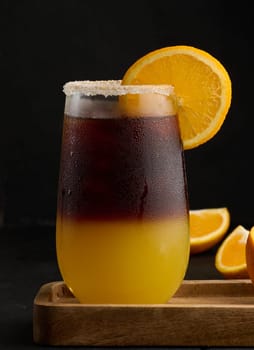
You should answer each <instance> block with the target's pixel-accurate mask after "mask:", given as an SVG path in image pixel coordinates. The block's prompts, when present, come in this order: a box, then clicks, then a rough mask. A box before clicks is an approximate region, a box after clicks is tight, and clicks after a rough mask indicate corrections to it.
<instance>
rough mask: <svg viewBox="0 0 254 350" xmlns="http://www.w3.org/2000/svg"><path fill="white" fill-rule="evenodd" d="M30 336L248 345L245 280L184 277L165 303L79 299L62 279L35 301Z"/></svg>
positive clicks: (253, 338) (251, 339)
mask: <svg viewBox="0 0 254 350" xmlns="http://www.w3.org/2000/svg"><path fill="white" fill-rule="evenodd" d="M33 306H34V308H33V331H34V341H35V343H38V344H44V345H87V346H253V345H254V286H253V285H252V283H251V282H250V280H228V281H224V280H196V281H187V280H186V281H184V282H183V283H182V285H181V287H180V288H179V290H178V292H177V293H176V294H175V296H174V297H173V298H171V300H170V301H169V302H168V303H167V304H162V305H161V304H153V305H97V304H96V305H94V304H93V305H87V304H79V303H78V302H77V300H76V299H75V298H74V297H73V295H72V294H71V292H70V291H69V290H68V288H67V287H66V285H65V284H64V283H63V282H52V283H48V284H45V285H43V286H42V287H41V288H40V290H39V291H38V294H37V296H36V297H35V300H34V305H33Z"/></svg>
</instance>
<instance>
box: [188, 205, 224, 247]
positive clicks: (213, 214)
mask: <svg viewBox="0 0 254 350" xmlns="http://www.w3.org/2000/svg"><path fill="white" fill-rule="evenodd" d="M229 224H230V214H229V211H228V209H227V208H212V209H200V210H190V253H191V254H196V253H201V252H204V251H205V250H208V249H210V248H212V247H213V246H214V245H215V244H216V243H218V242H219V241H220V240H221V239H222V238H223V236H224V235H225V234H226V232H227V230H228V228H229Z"/></svg>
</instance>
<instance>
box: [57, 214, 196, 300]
mask: <svg viewBox="0 0 254 350" xmlns="http://www.w3.org/2000/svg"><path fill="white" fill-rule="evenodd" d="M56 244H57V257H58V264H59V267H60V271H61V274H62V276H63V279H64V280H65V282H66V284H67V285H68V286H69V287H70V289H71V290H72V291H73V293H74V295H75V296H76V297H77V298H78V299H79V301H80V302H82V303H114V304H117V303H118V304H135V303H164V302H166V301H167V300H168V299H169V298H170V297H171V296H172V295H173V294H174V293H175V291H176V290H177V288H178V287H179V286H180V284H181V281H182V279H183V277H184V275H185V272H186V269H187V265H188V259H189V233H188V220H187V219H186V218H175V217H174V218H172V217H171V218H167V219H159V220H143V221H134V220H133V221H130V220H126V221H124V220H122V221H114V222H113V221H111V222H110V221H104V222H101V221H100V222H96V221H85V220H84V221H75V220H70V219H61V218H60V216H59V217H58V220H57V231H56Z"/></svg>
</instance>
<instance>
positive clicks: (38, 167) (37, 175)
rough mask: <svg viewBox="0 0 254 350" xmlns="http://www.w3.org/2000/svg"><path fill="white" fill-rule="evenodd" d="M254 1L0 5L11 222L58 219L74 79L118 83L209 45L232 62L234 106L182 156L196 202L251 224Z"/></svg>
mask: <svg viewBox="0 0 254 350" xmlns="http://www.w3.org/2000/svg"><path fill="white" fill-rule="evenodd" d="M251 17H252V11H251V10H250V1H241V2H231V1H221V0H213V1H204V0H199V1H179V0H178V1H168V0H167V1H162V0H156V1H116V2H115V1H114V2H112V1H101V2H98V1H93V2H91V1H85V0H83V1H75V0H72V1H66V0H62V1H45V0H44V1H42V0H41V1H40V0H34V1H29V0H27V1H24V0H23V1H22V0H21V1H7V0H5V1H3V0H2V1H1V3H0V20H1V22H0V23H1V28H0V32H1V34H0V35H1V46H0V65H1V66H0V67H1V70H0V78H1V83H0V85H1V126H0V169H1V170H0V171H1V172H0V177H1V179H0V181H1V184H0V186H1V195H0V197H1V205H2V207H3V208H4V223H5V224H6V225H26V224H43V225H47V224H50V225H54V222H55V212H56V193H57V177H58V168H59V155H60V145H61V128H62V118H63V108H64V94H63V93H62V86H63V84H64V83H65V82H67V81H69V80H83V79H91V80H95V79H120V78H121V77H122V76H123V74H124V73H125V71H126V69H127V68H128V67H129V66H130V65H131V64H132V63H134V62H135V61H136V60H137V59H138V58H140V57H141V56H143V55H144V54H146V53H148V52H150V51H152V50H155V49H158V48H161V47H165V46H171V45H192V46H196V47H199V48H201V49H203V50H206V51H208V52H209V53H211V54H212V55H214V56H215V57H216V58H218V59H219V60H220V61H221V62H222V63H223V64H224V66H225V67H226V68H227V70H228V72H229V74H230V76H231V79H232V88H233V99H232V105H231V109H230V111H229V113H228V116H227V118H226V120H225V123H224V124H223V126H222V128H221V130H220V131H219V133H218V134H217V135H216V136H215V137H214V138H213V139H212V140H210V141H209V142H208V143H206V144H205V145H203V146H200V147H198V148H196V149H193V150H189V151H186V152H185V156H186V167H187V179H188V188H189V200H190V207H191V208H192V209H198V208H208V207H221V206H227V207H228V208H229V210H230V212H231V218H232V222H233V224H234V225H238V224H243V225H245V226H246V227H247V228H249V227H250V226H252V225H254V217H253V206H254V205H253V204H252V203H253V198H254V185H253V173H252V168H253V166H252V162H253V156H252V150H253V138H252V135H253V115H252V114H253V112H252V107H251V105H252V100H253V97H252V96H251V92H252V90H253V88H252V85H253V81H252V73H253V72H252V66H251V65H250V62H251V61H252V56H251V53H250V46H251V45H250V37H251V32H252V25H251V22H252V18H251Z"/></svg>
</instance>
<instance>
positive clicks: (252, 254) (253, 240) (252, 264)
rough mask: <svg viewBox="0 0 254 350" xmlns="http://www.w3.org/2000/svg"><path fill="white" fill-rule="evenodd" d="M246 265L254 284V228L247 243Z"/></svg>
mask: <svg viewBox="0 0 254 350" xmlns="http://www.w3.org/2000/svg"><path fill="white" fill-rule="evenodd" d="M245 256H246V265H247V271H248V274H249V277H250V279H251V280H252V283H253V284H254V227H252V228H251V229H250V232H249V235H248V238H247V243H246V250H245Z"/></svg>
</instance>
